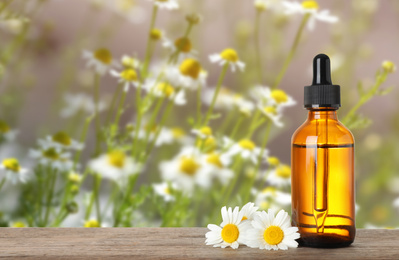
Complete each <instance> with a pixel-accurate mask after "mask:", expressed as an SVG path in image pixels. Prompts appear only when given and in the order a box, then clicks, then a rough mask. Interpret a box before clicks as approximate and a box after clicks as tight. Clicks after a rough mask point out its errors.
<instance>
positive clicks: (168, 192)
mask: <svg viewBox="0 0 399 260" xmlns="http://www.w3.org/2000/svg"><path fill="white" fill-rule="evenodd" d="M163 191H164V192H165V194H171V192H170V189H169V188H168V187H166V188H165V189H164V190H163Z"/></svg>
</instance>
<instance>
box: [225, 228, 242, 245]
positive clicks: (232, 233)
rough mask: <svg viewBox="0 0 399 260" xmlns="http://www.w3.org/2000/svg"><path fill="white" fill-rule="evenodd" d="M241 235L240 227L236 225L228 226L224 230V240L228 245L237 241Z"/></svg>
mask: <svg viewBox="0 0 399 260" xmlns="http://www.w3.org/2000/svg"><path fill="white" fill-rule="evenodd" d="M239 234H240V232H239V231H238V227H237V226H236V225H234V224H227V225H226V226H224V227H223V229H222V239H223V240H224V241H225V242H227V243H233V242H234V241H237V239H238V235H239Z"/></svg>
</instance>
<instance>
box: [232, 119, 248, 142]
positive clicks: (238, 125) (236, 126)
mask: <svg viewBox="0 0 399 260" xmlns="http://www.w3.org/2000/svg"><path fill="white" fill-rule="evenodd" d="M244 117H245V116H244V115H242V114H241V116H240V117H239V118H238V120H237V121H236V123H235V125H234V128H233V131H231V134H230V138H231V139H233V140H234V138H235V136H236V134H237V131H238V129H240V126H241V123H242V121H243V120H244Z"/></svg>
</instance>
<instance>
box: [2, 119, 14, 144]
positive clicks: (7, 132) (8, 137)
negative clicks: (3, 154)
mask: <svg viewBox="0 0 399 260" xmlns="http://www.w3.org/2000/svg"><path fill="white" fill-rule="evenodd" d="M17 133H18V132H17V131H16V130H12V129H11V128H10V126H9V125H8V124H7V122H5V121H3V120H0V142H1V141H3V140H5V141H13V140H14V139H15V137H16V136H17Z"/></svg>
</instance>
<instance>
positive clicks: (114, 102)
mask: <svg viewBox="0 0 399 260" xmlns="http://www.w3.org/2000/svg"><path fill="white" fill-rule="evenodd" d="M121 90H122V84H118V86H117V87H116V90H115V92H114V95H113V96H112V100H111V105H110V106H109V110H108V115H107V120H106V123H107V124H108V123H109V122H110V121H111V117H112V113H113V112H114V109H115V105H116V100H117V99H118V96H119V93H120V92H121Z"/></svg>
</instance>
